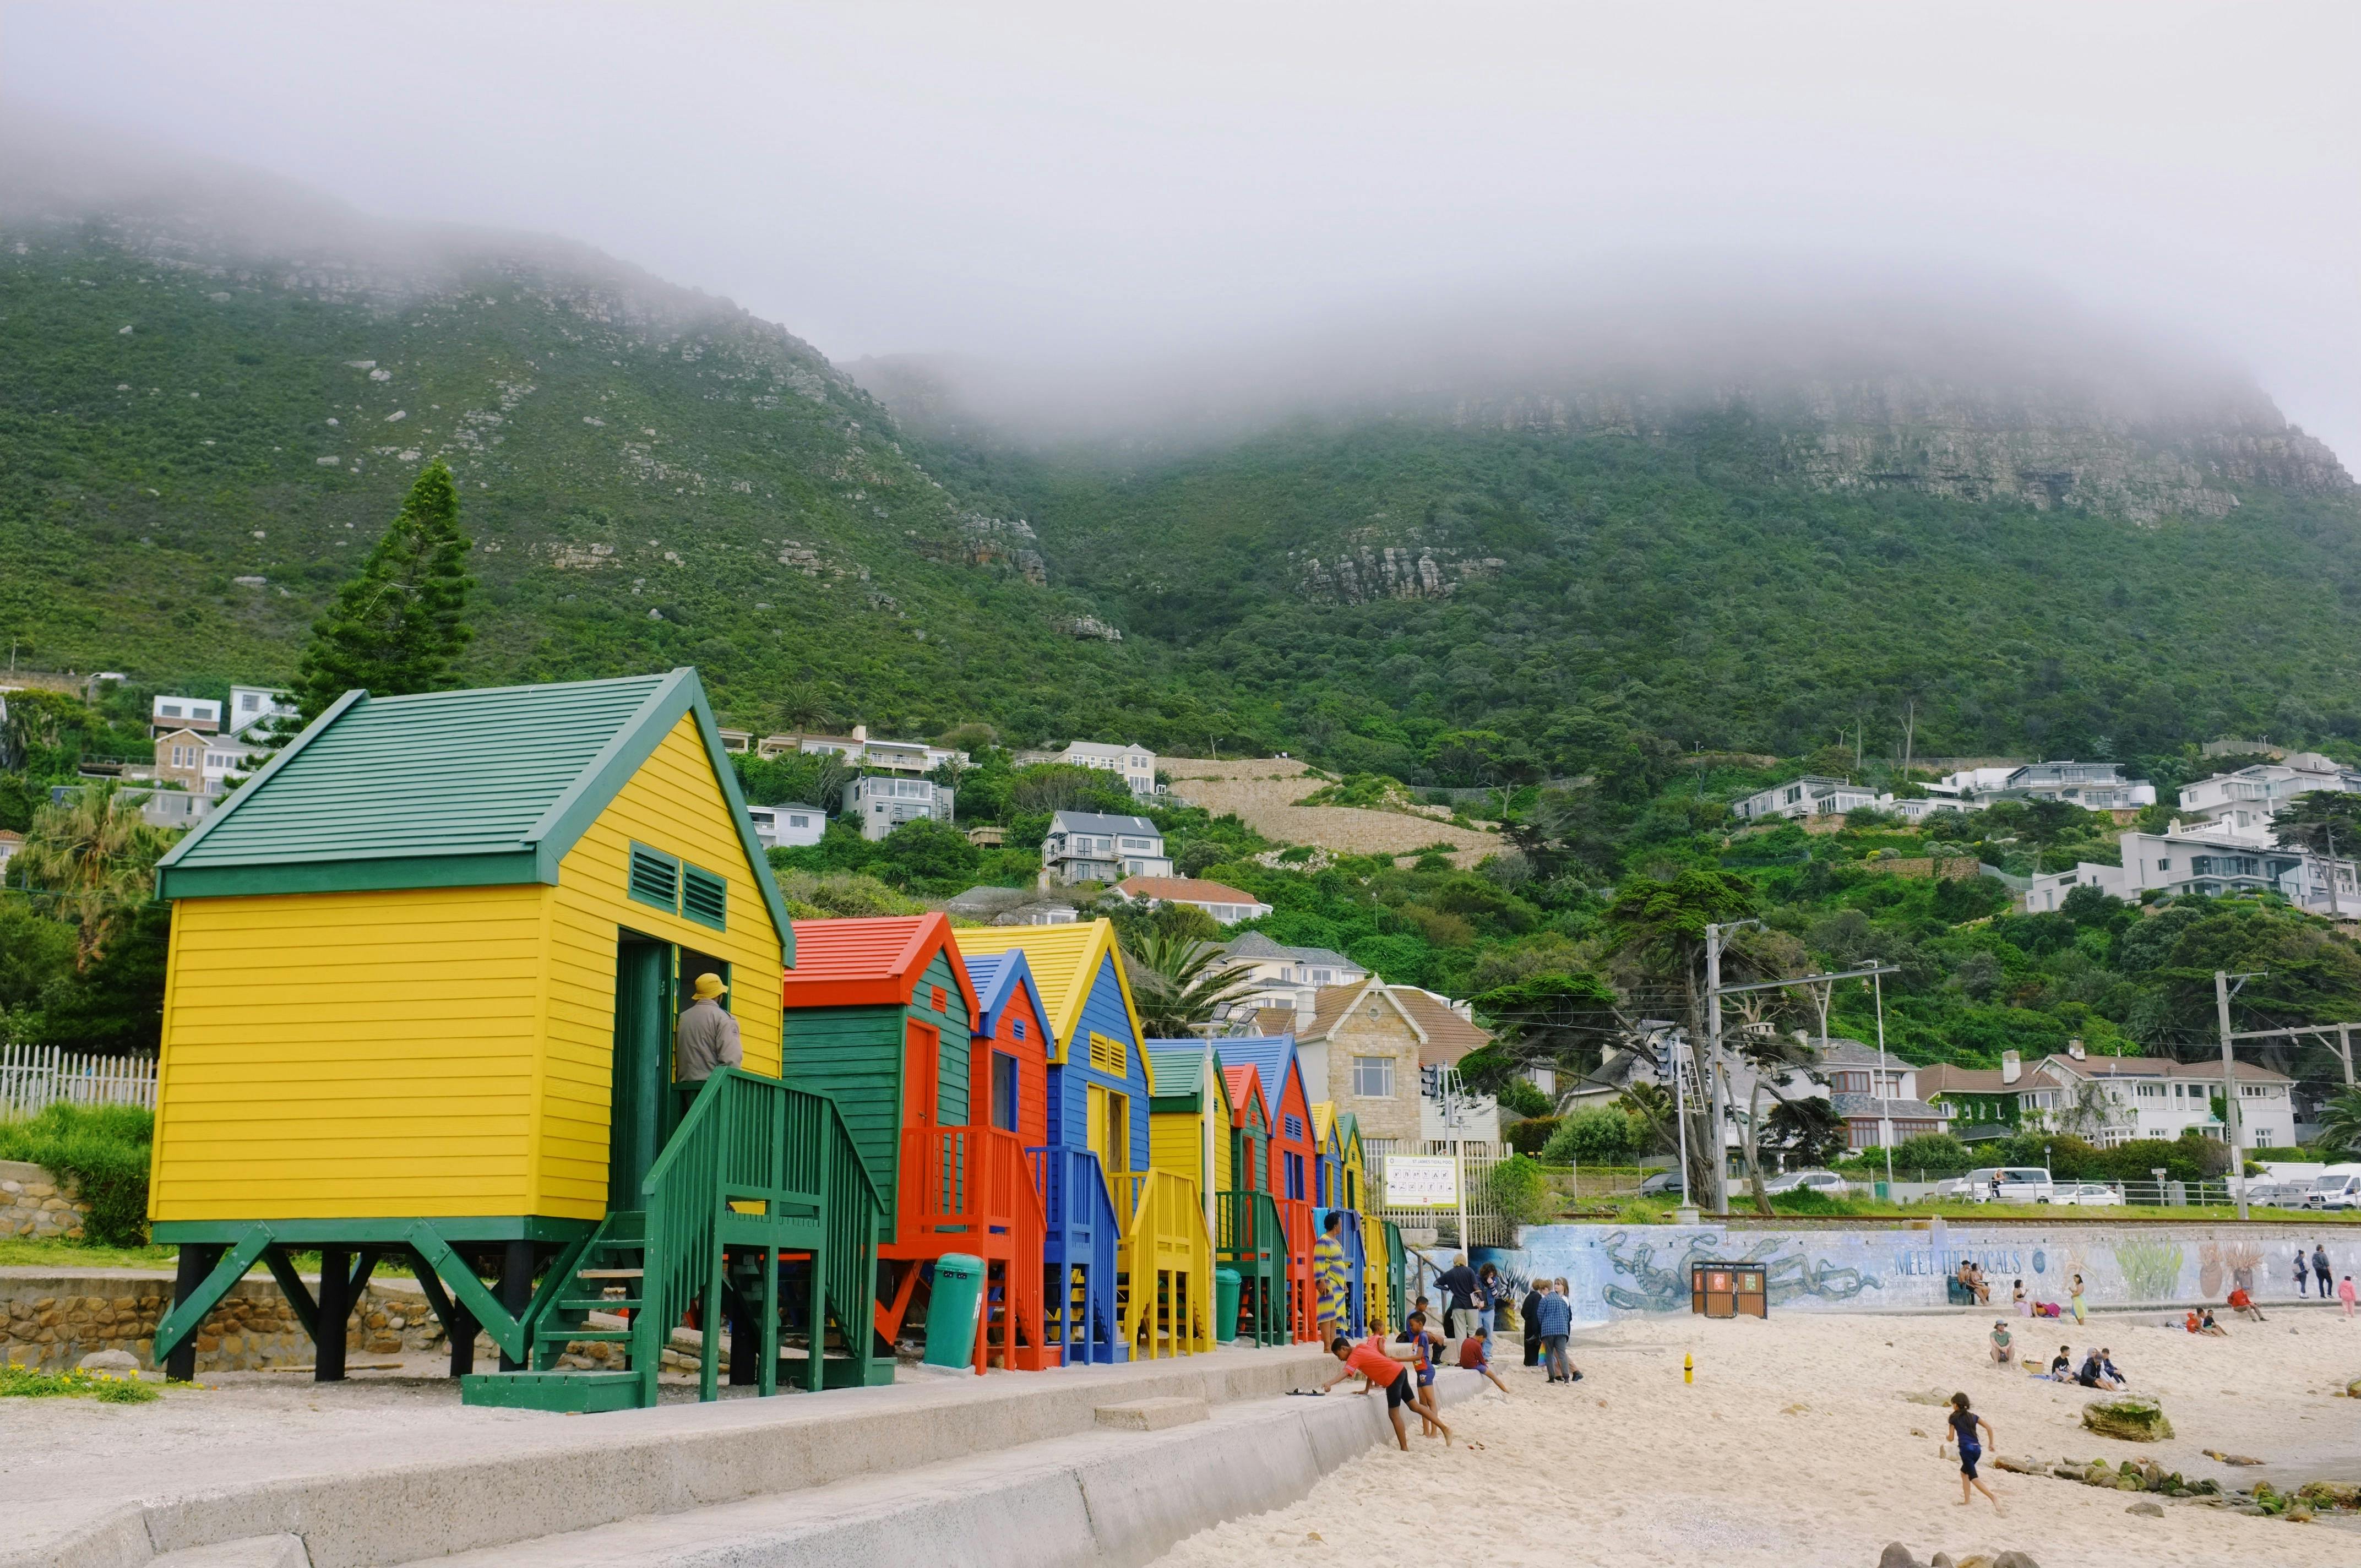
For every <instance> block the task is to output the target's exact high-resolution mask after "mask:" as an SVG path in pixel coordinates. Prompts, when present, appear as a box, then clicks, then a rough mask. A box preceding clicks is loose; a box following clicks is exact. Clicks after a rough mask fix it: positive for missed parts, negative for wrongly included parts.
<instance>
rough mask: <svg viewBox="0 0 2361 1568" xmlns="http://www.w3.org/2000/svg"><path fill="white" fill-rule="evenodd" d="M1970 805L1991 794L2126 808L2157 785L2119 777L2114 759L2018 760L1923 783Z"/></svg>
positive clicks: (2147, 800)
mask: <svg viewBox="0 0 2361 1568" xmlns="http://www.w3.org/2000/svg"><path fill="white" fill-rule="evenodd" d="M1927 794H1928V795H1934V796H1938V797H1948V798H1950V799H1953V800H1957V801H1959V802H1960V804H1961V805H1962V806H1967V807H1969V808H1970V809H1973V808H1975V807H1978V806H1989V805H1991V804H1992V803H1993V802H1994V801H1996V800H2062V801H2065V802H2066V803H2067V804H2069V805H2070V806H2081V808H2082V809H2083V810H2085V811H2128V810H2135V809H2136V808H2138V807H2140V806H2154V805H2155V804H2156V786H2155V785H2154V784H2145V783H2141V782H2138V781H2136V780H2133V779H2127V778H2125V777H2124V770H2123V768H2122V766H2121V765H2120V764H2118V763H2115V762H2023V763H2019V764H2017V765H2015V766H2013V767H2006V768H1998V767H1994V768H1970V769H1966V770H1964V771H1962V772H1960V773H1950V774H1948V775H1946V776H1945V777H1943V778H1942V779H1939V780H1938V781H1937V782H1936V783H1934V784H1928V785H1927Z"/></svg>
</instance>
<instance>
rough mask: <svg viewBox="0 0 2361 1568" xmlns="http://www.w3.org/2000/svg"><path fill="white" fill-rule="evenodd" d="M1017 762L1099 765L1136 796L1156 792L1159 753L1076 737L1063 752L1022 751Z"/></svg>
mask: <svg viewBox="0 0 2361 1568" xmlns="http://www.w3.org/2000/svg"><path fill="white" fill-rule="evenodd" d="M1016 761H1017V762H1018V763H1019V764H1021V765H1026V766H1031V765H1034V764H1038V763H1041V762H1063V763H1065V764H1067V765H1068V766H1070V767H1076V768H1097V769H1098V770H1100V771H1101V772H1102V773H1115V774H1116V775H1118V776H1120V777H1121V778H1122V780H1123V782H1124V786H1125V787H1126V788H1127V789H1129V790H1130V791H1131V793H1132V794H1134V795H1154V794H1155V793H1156V753H1155V752H1153V751H1149V750H1148V748H1147V747H1145V746H1108V745H1103V744H1101V743H1100V742H1099V741H1096V740H1076V741H1072V742H1071V743H1069V744H1068V745H1067V747H1066V748H1065V749H1064V750H1063V751H1020V752H1018V753H1017V754H1016Z"/></svg>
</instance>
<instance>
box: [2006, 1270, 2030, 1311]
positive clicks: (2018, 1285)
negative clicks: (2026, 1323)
mask: <svg viewBox="0 0 2361 1568" xmlns="http://www.w3.org/2000/svg"><path fill="white" fill-rule="evenodd" d="M2008 1299H2009V1300H2010V1301H2011V1302H2012V1303H2013V1304H2014V1305H2015V1308H2016V1315H2017V1316H2018V1317H2020V1318H2029V1317H2031V1316H2032V1315H2033V1303H2032V1302H2030V1301H2028V1300H2026V1299H2025V1281H2024V1280H2022V1279H2020V1280H2017V1281H2016V1282H2015V1284H2014V1285H2012V1286H2010V1287H2009V1292H2008Z"/></svg>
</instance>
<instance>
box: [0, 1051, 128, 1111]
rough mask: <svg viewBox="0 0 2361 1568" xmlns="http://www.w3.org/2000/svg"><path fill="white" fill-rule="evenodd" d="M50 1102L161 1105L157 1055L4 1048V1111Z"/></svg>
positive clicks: (0, 1083)
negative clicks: (96, 1053) (116, 1054)
mask: <svg viewBox="0 0 2361 1568" xmlns="http://www.w3.org/2000/svg"><path fill="white" fill-rule="evenodd" d="M48 1105H141V1106H145V1107H147V1108H148V1110H150V1111H153V1110H154V1109H155V1108H156V1058H154V1057H141V1056H132V1057H98V1056H85V1055H82V1054H81V1053H79V1052H73V1051H68V1050H65V1049H63V1048H62V1047H57V1046H0V1115H8V1116H29V1115H31V1114H33V1113H35V1112H37V1111H38V1110H40V1109H41V1108H42V1107H44V1106H48Z"/></svg>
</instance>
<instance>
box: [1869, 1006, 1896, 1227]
mask: <svg viewBox="0 0 2361 1568" xmlns="http://www.w3.org/2000/svg"><path fill="white" fill-rule="evenodd" d="M1869 984H1870V990H1871V992H1872V993H1873V994H1874V995H1875V996H1876V998H1877V1096H1878V1112H1877V1141H1878V1142H1879V1143H1881V1144H1883V1145H1884V1146H1885V1190H1886V1191H1887V1193H1889V1194H1891V1193H1892V1192H1893V1190H1894V1080H1893V1079H1891V1078H1890V1077H1888V1076H1887V1075H1886V1071H1885V976H1884V974H1883V972H1880V973H1877V974H1872V975H1871V976H1870V977H1869Z"/></svg>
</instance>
